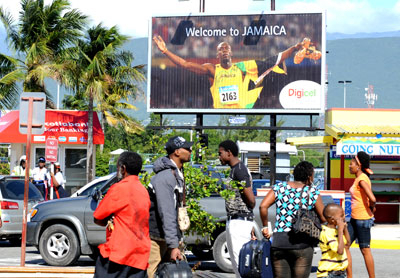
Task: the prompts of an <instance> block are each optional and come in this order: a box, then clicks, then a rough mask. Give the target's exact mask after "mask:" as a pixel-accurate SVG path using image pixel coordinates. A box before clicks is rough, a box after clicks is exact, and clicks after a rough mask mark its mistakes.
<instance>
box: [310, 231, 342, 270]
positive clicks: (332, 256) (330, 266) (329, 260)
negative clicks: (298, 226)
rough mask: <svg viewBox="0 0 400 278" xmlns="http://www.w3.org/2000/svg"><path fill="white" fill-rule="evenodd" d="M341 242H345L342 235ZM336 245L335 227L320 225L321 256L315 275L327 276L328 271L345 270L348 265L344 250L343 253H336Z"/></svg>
mask: <svg viewBox="0 0 400 278" xmlns="http://www.w3.org/2000/svg"><path fill="white" fill-rule="evenodd" d="M343 242H344V244H346V242H347V241H346V238H345V237H344V236H343ZM338 246H339V242H338V231H337V229H333V228H329V227H327V226H324V225H322V231H321V235H320V236H319V247H320V248H321V253H322V257H321V260H320V261H319V264H318V271H317V277H327V276H328V272H329V271H335V270H336V271H338V270H346V268H347V265H348V261H347V255H346V250H343V254H338V253H337V250H338Z"/></svg>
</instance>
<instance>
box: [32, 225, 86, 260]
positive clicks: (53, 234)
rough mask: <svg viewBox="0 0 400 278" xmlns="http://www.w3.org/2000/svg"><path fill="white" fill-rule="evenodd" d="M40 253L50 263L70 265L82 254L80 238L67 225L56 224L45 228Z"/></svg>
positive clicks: (41, 238)
mask: <svg viewBox="0 0 400 278" xmlns="http://www.w3.org/2000/svg"><path fill="white" fill-rule="evenodd" d="M39 250H40V255H42V257H43V259H44V260H45V262H46V263H48V264H49V265H54V266H68V265H72V264H73V263H75V262H76V261H77V260H78V258H79V256H80V247H79V240H78V237H77V235H76V234H75V232H74V231H73V230H72V229H71V228H70V227H68V226H66V225H61V224H56V225H52V226H49V227H48V228H47V229H46V230H44V232H43V234H42V235H41V237H40V239H39Z"/></svg>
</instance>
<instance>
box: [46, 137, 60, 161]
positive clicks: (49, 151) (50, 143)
mask: <svg viewBox="0 0 400 278" xmlns="http://www.w3.org/2000/svg"><path fill="white" fill-rule="evenodd" d="M57 156H58V140H57V139H55V138H47V140H46V151H45V157H46V161H48V162H57Z"/></svg>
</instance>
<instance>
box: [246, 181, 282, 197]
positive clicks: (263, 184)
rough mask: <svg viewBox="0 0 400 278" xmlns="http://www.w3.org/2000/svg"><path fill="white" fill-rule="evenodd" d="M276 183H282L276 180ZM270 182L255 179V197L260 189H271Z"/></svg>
mask: <svg viewBox="0 0 400 278" xmlns="http://www.w3.org/2000/svg"><path fill="white" fill-rule="evenodd" d="M275 182H276V183H280V182H282V181H280V180H276V181H275ZM270 187H271V184H270V180H269V179H253V193H254V196H257V189H258V188H270Z"/></svg>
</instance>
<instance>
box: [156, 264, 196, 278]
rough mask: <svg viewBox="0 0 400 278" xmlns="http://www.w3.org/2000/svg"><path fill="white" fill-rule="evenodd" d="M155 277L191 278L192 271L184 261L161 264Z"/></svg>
mask: <svg viewBox="0 0 400 278" xmlns="http://www.w3.org/2000/svg"><path fill="white" fill-rule="evenodd" d="M155 277H157V278H192V277H193V274H192V269H191V268H190V266H189V264H188V263H187V262H186V261H178V260H177V261H175V262H167V263H161V264H160V265H159V266H158V268H157V272H156V275H155Z"/></svg>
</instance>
